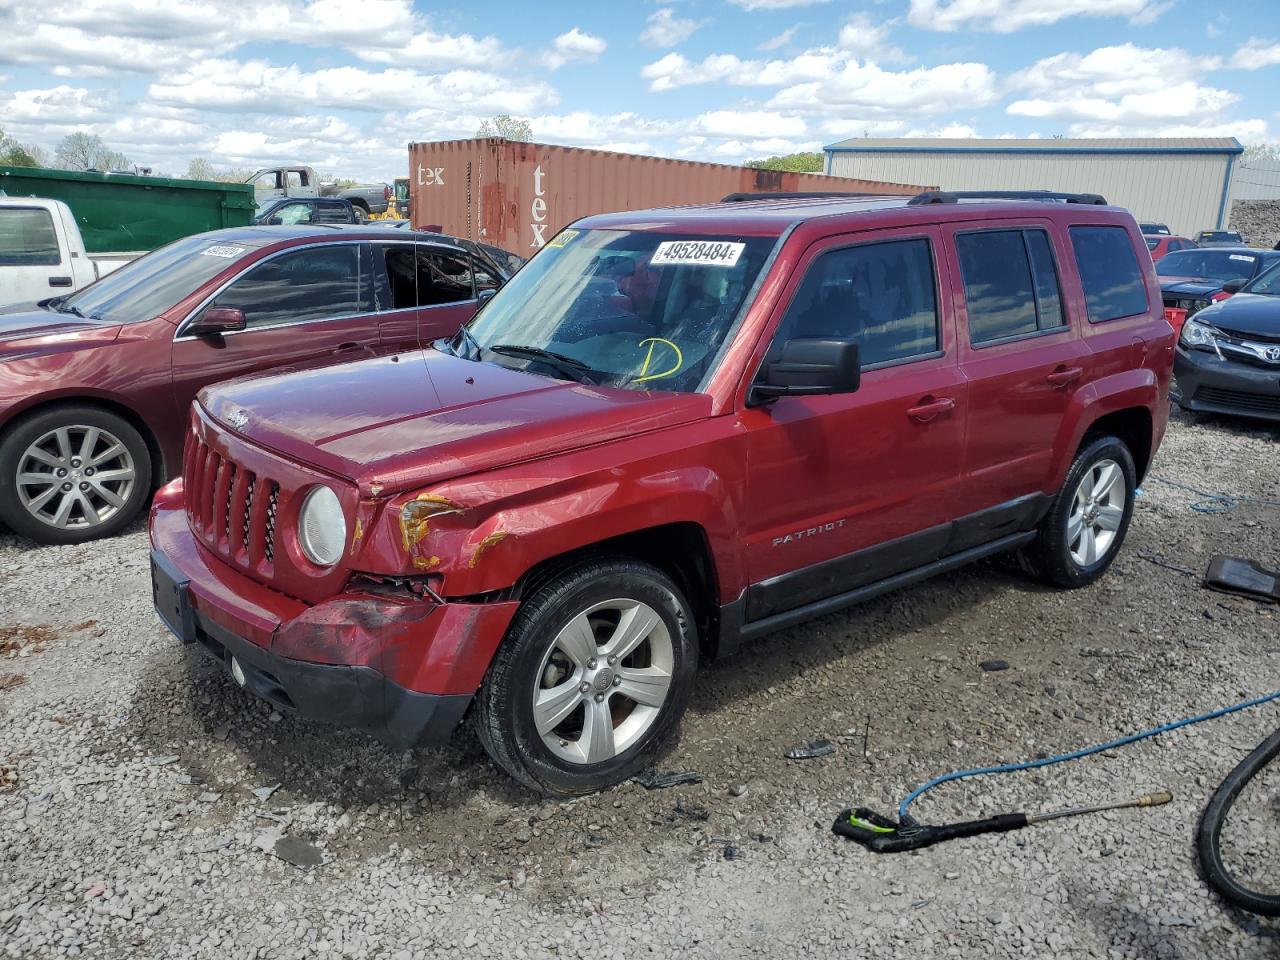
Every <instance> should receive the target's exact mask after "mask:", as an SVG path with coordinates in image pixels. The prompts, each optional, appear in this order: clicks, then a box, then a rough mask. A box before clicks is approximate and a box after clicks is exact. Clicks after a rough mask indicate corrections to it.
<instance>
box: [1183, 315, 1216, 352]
mask: <svg viewBox="0 0 1280 960" xmlns="http://www.w3.org/2000/svg"><path fill="white" fill-rule="evenodd" d="M1215 332H1216V331H1215V330H1214V329H1213V327H1211V326H1209V325H1208V324H1207V323H1200V322H1198V321H1196V320H1188V321H1187V322H1186V323H1184V324H1183V325H1182V345H1183V346H1184V347H1208V348H1210V349H1216V347H1215V345H1214V334H1215Z"/></svg>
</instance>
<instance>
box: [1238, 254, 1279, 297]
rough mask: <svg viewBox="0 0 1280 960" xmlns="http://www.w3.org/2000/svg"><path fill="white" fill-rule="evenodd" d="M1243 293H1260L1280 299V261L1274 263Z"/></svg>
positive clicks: (1242, 291)
mask: <svg viewBox="0 0 1280 960" xmlns="http://www.w3.org/2000/svg"><path fill="white" fill-rule="evenodd" d="M1240 292H1241V293H1259V294H1262V295H1263V296H1266V297H1280V261H1277V262H1276V263H1273V264H1272V265H1271V266H1269V267H1267V269H1265V270H1263V271H1262V273H1260V274H1258V276H1257V277H1256V278H1255V279H1254V281H1253V282H1252V283H1250V284H1248V285H1247V286H1245V287H1244V288H1243V289H1242V290H1241V291H1240Z"/></svg>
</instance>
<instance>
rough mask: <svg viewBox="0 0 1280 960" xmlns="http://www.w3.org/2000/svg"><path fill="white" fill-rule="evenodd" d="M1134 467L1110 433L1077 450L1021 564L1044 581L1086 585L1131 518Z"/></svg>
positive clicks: (1107, 562)
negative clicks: (1037, 533)
mask: <svg viewBox="0 0 1280 960" xmlns="http://www.w3.org/2000/svg"><path fill="white" fill-rule="evenodd" d="M1137 486H1138V483H1137V470H1136V469H1135V467H1134V465H1133V455H1132V454H1131V453H1130V452H1129V448H1128V447H1127V446H1125V445H1124V443H1123V442H1121V441H1120V440H1118V439H1117V438H1115V437H1111V436H1101V437H1095V438H1094V439H1092V440H1090V441H1088V442H1087V443H1085V445H1084V446H1083V447H1082V448H1081V449H1080V452H1079V453H1077V454H1076V458H1075V461H1074V462H1073V463H1072V464H1071V469H1070V470H1069V471H1067V478H1066V480H1065V481H1064V482H1063V484H1062V489H1061V490H1059V491H1058V495H1057V496H1056V497H1054V500H1053V503H1052V505H1051V506H1050V507H1049V512H1048V514H1046V516H1045V518H1044V520H1042V521H1041V523H1040V532H1039V536H1037V537H1036V539H1035V540H1034V541H1032V543H1031V544H1030V545H1029V546H1027V547H1026V548H1025V549H1024V550H1023V554H1022V558H1023V561H1024V564H1025V565H1026V567H1027V568H1028V569H1029V570H1030V571H1031V573H1033V574H1034V575H1035V576H1037V577H1038V578H1039V579H1041V580H1043V581H1044V582H1046V583H1048V584H1050V585H1052V586H1055V587H1063V588H1066V589H1075V588H1077V587H1086V586H1088V585H1089V584H1091V583H1093V582H1094V581H1095V580H1097V579H1098V578H1099V577H1101V576H1102V575H1103V574H1104V573H1106V572H1107V568H1108V567H1110V566H1111V564H1112V562H1113V561H1114V560H1115V558H1116V554H1117V553H1118V552H1119V551H1120V545H1121V544H1122V543H1124V537H1125V534H1126V533H1127V532H1128V530H1129V522H1130V520H1132V519H1133V503H1134V494H1135V491H1136V490H1137Z"/></svg>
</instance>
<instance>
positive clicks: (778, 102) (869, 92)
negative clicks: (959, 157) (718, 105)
mask: <svg viewBox="0 0 1280 960" xmlns="http://www.w3.org/2000/svg"><path fill="white" fill-rule="evenodd" d="M998 98H999V91H998V90H997V85H996V75H995V73H994V72H993V71H992V70H991V68H990V67H988V66H987V65H986V64H985V63H946V64H941V65H939V66H936V67H921V68H918V69H914V70H896V71H895V70H885V69H883V68H881V67H878V66H876V65H875V64H874V63H858V62H857V61H855V60H849V61H846V62H845V63H844V64H843V65H842V67H841V68H840V69H838V70H836V71H834V72H832V73H831V74H830V75H829V76H827V77H826V78H825V79H823V80H822V81H820V82H810V83H801V84H796V85H794V86H791V87H788V88H786V89H784V90H780V91H779V92H778V93H777V94H776V95H775V96H774V97H773V99H772V100H770V101H769V106H771V107H773V108H775V109H780V110H787V111H791V112H795V113H819V114H820V113H823V112H827V111H835V112H837V113H838V114H840V115H846V116H877V115H884V114H888V115H898V114H902V113H908V114H914V115H931V114H938V113H947V112H951V111H955V110H961V109H973V108H976V107H983V106H987V105H989V104H991V103H994V102H995V101H996V100H997V99H998Z"/></svg>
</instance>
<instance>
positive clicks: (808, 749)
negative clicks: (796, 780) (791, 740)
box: [783, 740, 836, 760]
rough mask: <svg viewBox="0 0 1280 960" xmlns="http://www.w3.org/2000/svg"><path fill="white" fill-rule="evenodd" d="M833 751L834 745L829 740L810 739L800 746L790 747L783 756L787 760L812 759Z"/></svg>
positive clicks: (828, 754) (825, 755) (834, 749)
mask: <svg viewBox="0 0 1280 960" xmlns="http://www.w3.org/2000/svg"><path fill="white" fill-rule="evenodd" d="M835 752H836V745H835V744H834V743H832V742H831V741H830V740H811V741H810V742H808V743H806V744H805V745H804V746H802V747H792V748H791V749H790V750H788V751H787V752H786V753H784V754H783V756H784V757H786V758H787V759H788V760H814V759H817V758H818V757H827V756H830V755H831V754H833V753H835Z"/></svg>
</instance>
